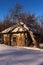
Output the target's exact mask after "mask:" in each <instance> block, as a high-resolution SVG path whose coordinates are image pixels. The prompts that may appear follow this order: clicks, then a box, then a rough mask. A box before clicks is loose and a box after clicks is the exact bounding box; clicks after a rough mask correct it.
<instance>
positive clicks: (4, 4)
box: [0, 0, 43, 20]
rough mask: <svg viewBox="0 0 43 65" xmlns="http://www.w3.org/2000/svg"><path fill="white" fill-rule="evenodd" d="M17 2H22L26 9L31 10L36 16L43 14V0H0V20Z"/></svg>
mask: <svg viewBox="0 0 43 65" xmlns="http://www.w3.org/2000/svg"><path fill="white" fill-rule="evenodd" d="M16 3H19V4H21V5H22V6H23V10H24V11H30V13H34V14H35V15H36V16H39V15H43V0H0V20H3V18H4V17H5V15H6V14H7V13H8V11H9V9H11V8H12V7H14V6H15V4H16Z"/></svg>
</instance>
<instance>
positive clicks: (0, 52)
mask: <svg viewBox="0 0 43 65" xmlns="http://www.w3.org/2000/svg"><path fill="white" fill-rule="evenodd" d="M34 49H35V48H34ZM0 65H43V51H41V50H38V49H35V50H33V49H32V48H31V49H30V48H28V47H27V48H26V47H25V48H24V47H11V46H7V45H4V44H2V45H1V44H0Z"/></svg>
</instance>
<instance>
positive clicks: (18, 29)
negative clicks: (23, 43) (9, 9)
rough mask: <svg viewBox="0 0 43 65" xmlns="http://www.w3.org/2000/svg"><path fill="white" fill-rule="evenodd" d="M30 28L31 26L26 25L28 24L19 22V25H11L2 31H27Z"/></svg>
mask: <svg viewBox="0 0 43 65" xmlns="http://www.w3.org/2000/svg"><path fill="white" fill-rule="evenodd" d="M26 30H29V28H28V27H27V26H26V24H24V23H23V22H19V23H18V24H17V26H16V27H15V25H13V26H12V27H9V28H7V29H5V30H3V31H2V32H1V33H9V32H10V31H11V32H22V31H26Z"/></svg>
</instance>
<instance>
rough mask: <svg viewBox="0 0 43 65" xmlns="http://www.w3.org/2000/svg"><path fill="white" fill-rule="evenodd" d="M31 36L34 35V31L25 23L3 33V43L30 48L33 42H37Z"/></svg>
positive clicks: (20, 23)
mask: <svg viewBox="0 0 43 65" xmlns="http://www.w3.org/2000/svg"><path fill="white" fill-rule="evenodd" d="M31 34H32V35H33V33H32V31H30V29H29V27H27V26H26V24H24V23H23V22H19V23H17V24H16V25H13V26H12V27H9V28H7V29H5V30H3V31H2V32H1V35H2V41H3V43H4V44H7V45H12V46H29V45H30V44H31V43H32V42H33V41H34V42H36V41H35V39H34V35H33V36H31Z"/></svg>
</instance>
